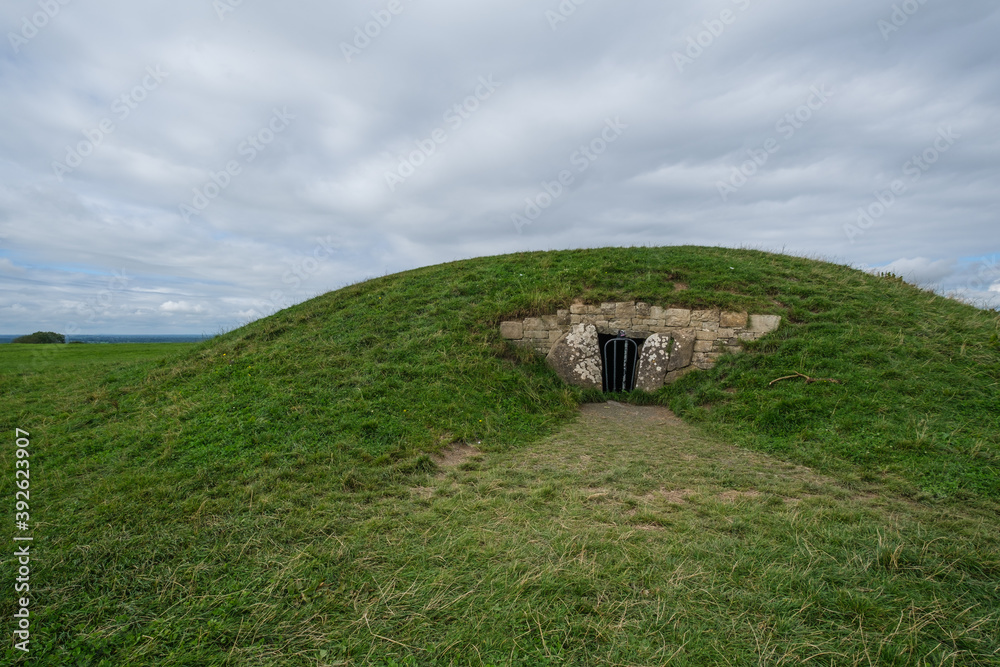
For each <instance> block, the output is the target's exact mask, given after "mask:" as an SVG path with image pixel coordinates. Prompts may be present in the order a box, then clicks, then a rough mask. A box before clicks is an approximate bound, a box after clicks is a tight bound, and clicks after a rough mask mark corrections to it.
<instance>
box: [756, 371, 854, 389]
mask: <svg viewBox="0 0 1000 667" xmlns="http://www.w3.org/2000/svg"><path fill="white" fill-rule="evenodd" d="M795 378H805V380H806V384H809V383H811V382H832V383H833V384H844V383H843V382H841V381H840V380H835V379H833V378H811V377H809V376H808V375H803V374H802V373H796V374H795V375H786V376H784V377H780V378H777V379H775V380H771V381H770V382H768V383H767V386H768V387H770V386H771V385H773V384H774V383H775V382H781V381H782V380H794V379H795Z"/></svg>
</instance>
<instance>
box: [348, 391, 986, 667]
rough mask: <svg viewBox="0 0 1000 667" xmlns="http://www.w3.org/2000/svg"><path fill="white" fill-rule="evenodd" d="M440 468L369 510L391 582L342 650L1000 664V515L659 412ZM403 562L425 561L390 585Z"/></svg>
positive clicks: (461, 659)
mask: <svg viewBox="0 0 1000 667" xmlns="http://www.w3.org/2000/svg"><path fill="white" fill-rule="evenodd" d="M439 466H440V469H439V472H438V473H437V474H435V475H428V477H427V478H426V479H424V480H421V481H420V484H419V485H417V486H414V487H413V488H412V489H411V494H410V498H409V501H406V500H403V499H398V500H397V501H395V502H393V503H391V504H387V505H383V506H382V508H381V510H378V511H377V512H376V513H378V514H380V515H381V516H382V519H381V521H380V522H377V523H376V525H380V526H381V527H382V528H383V529H384V530H385V532H384V533H382V534H374V533H369V536H370V539H369V540H368V541H367V542H366V547H367V548H370V549H379V550H380V552H381V553H383V554H387V552H388V551H389V550H391V552H392V553H402V554H408V555H406V556H404V557H401V558H396V557H393V556H386V555H384V556H383V557H384V558H386V562H384V563H382V565H381V566H380V567H378V568H377V569H378V570H380V574H375V573H372V574H373V576H374V577H375V578H376V579H377V580H378V581H379V582H380V584H379V585H380V586H387V583H386V582H389V581H391V582H392V584H391V587H392V590H390V591H389V592H388V593H387V594H385V595H381V596H379V597H378V599H377V600H372V599H368V600H367V601H365V602H363V603H361V604H359V605H358V606H356V607H355V609H354V613H355V614H357V615H358V616H360V617H363V618H365V619H368V620H367V621H366V623H365V625H363V626H362V625H360V624H354V625H353V628H354V630H353V631H349V632H347V633H345V634H346V636H344V635H341V637H342V638H343V639H344V640H345V641H344V644H345V645H346V646H352V647H353V650H351V651H350V654H351V655H354V656H357V655H359V653H358V651H361V652H362V653H361V654H362V655H367V656H368V657H369V658H371V657H373V656H376V655H379V656H386V655H393V656H395V657H396V658H397V659H405V658H407V657H410V658H413V659H416V660H417V662H418V663H419V664H422V662H420V661H421V660H427V659H430V658H431V656H433V657H434V658H436V659H438V660H441V661H442V662H440V663H438V664H488V663H490V662H494V663H495V664H560V665H561V664H589V665H591V664H592V665H597V664H621V665H660V664H676V665H714V664H719V665H758V664H769V665H781V664H789V665H791V664H795V665H798V664H808V665H870V664H885V665H942V664H943V665H954V664H962V665H992V664H997V663H998V661H1000V643H998V640H997V637H998V630H1000V626H998V623H997V618H998V613H1000V608H998V604H997V602H996V600H997V598H998V596H997V594H998V584H997V573H998V571H1000V558H998V553H1000V552H998V543H997V538H996V537H995V533H996V531H995V530H992V528H991V526H993V527H995V523H996V522H995V517H994V518H992V519H990V517H988V516H986V515H985V514H977V513H976V512H975V511H966V510H964V509H962V510H959V509H956V508H955V507H953V506H951V507H949V506H929V505H921V504H918V503H913V502H912V501H910V500H907V499H903V498H896V497H893V496H892V494H889V493H884V492H874V491H873V490H872V488H871V487H868V488H864V489H857V488H852V487H851V486H850V485H849V484H848V483H842V482H839V481H838V480H835V479H833V478H831V477H825V476H822V475H819V474H816V473H815V472H813V471H811V470H810V469H808V468H804V467H801V466H796V465H793V464H790V463H786V462H782V461H780V460H777V459H774V458H772V457H769V456H766V455H763V454H759V453H755V452H751V451H748V450H744V449H741V448H739V447H735V446H733V445H730V444H727V443H724V442H720V441H718V440H717V439H714V438H711V437H708V436H706V435H705V434H704V433H703V432H702V431H701V430H700V429H699V428H698V427H696V426H692V425H689V424H686V423H685V422H683V421H681V420H680V419H678V418H676V417H675V416H674V415H673V414H672V413H671V412H670V411H669V410H667V409H665V408H661V407H638V406H631V405H623V404H619V403H615V402H609V403H606V404H588V405H584V406H583V407H582V409H581V411H580V416H579V418H578V419H577V420H576V421H574V422H573V423H571V424H570V425H568V426H567V427H566V428H564V429H563V430H561V431H560V432H559V433H557V434H555V435H553V436H550V437H548V438H545V439H543V440H541V441H539V442H538V443H536V444H534V445H531V446H528V447H525V448H521V449H517V450H514V451H506V452H503V451H497V452H489V451H488V452H482V451H479V450H477V449H475V448H470V447H468V446H465V445H463V446H461V447H459V448H457V449H455V450H452V451H451V452H448V455H447V456H445V457H443V458H442V459H440V462H439ZM385 510H390V513H391V514H392V515H395V516H396V517H398V516H400V515H401V514H402V515H405V516H406V520H405V522H404V526H405V527H404V526H400V524H398V523H395V522H393V521H386V520H385V519H387V518H388V517H387V516H386V512H385ZM373 527H375V526H373ZM383 540H384V542H385V544H384V545H380V543H381V542H382V541H383ZM381 549H385V551H382V550H381ZM414 551H417V552H420V554H421V556H420V557H421V558H424V559H425V562H426V563H427V564H428V567H429V569H430V571H428V572H425V575H426V576H424V577H423V578H421V577H419V576H416V573H412V574H408V576H404V577H402V578H400V577H399V575H400V574H401V573H403V572H406V571H407V570H408V569H409V567H408V566H411V565H412V563H413V561H412V558H413V557H414ZM368 553H371V552H370V551H369V552H368ZM434 573H436V575H435V574H434ZM372 619H380V620H379V622H378V624H377V626H376V625H375V624H374V620H372ZM403 646H405V647H406V648H403ZM508 660H509V661H510V662H509V663H508V662H507V661H508ZM549 661H551V662H549Z"/></svg>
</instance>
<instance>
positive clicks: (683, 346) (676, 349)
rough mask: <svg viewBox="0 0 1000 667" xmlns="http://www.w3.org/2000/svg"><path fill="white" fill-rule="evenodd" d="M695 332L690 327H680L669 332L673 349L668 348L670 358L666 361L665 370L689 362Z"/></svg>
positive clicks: (675, 368) (676, 367) (671, 369)
mask: <svg viewBox="0 0 1000 667" xmlns="http://www.w3.org/2000/svg"><path fill="white" fill-rule="evenodd" d="M694 336H695V332H694V331H693V330H691V329H682V330H680V331H675V332H673V333H672V334H670V337H671V339H672V340H673V349H671V350H670V359H669V360H668V361H667V370H668V371H676V370H677V369H679V368H684V367H685V366H688V365H690V364H691V357H692V356H693V355H694V341H695V338H694Z"/></svg>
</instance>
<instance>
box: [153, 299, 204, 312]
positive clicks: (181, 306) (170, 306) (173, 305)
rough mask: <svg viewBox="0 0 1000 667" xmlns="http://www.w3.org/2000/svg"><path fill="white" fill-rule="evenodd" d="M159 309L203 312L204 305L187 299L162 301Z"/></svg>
mask: <svg viewBox="0 0 1000 667" xmlns="http://www.w3.org/2000/svg"><path fill="white" fill-rule="evenodd" d="M160 310H162V311H164V312H167V313H204V312H205V307H204V306H202V305H201V304H192V303H188V302H187V301H164V302H163V303H162V304H160Z"/></svg>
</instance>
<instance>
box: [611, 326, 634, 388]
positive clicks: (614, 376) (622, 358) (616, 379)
mask: <svg viewBox="0 0 1000 667" xmlns="http://www.w3.org/2000/svg"><path fill="white" fill-rule="evenodd" d="M630 352H631V355H630V354H629V353H630ZM638 356H639V346H638V345H636V342H635V341H634V340H632V339H630V338H625V337H624V335H622V334H618V338H612V339H611V340H609V341H607V342H606V343H604V391H632V388H633V386H634V384H635V369H634V368H632V367H634V366H635V361H636V359H637V357H638ZM630 364H631V366H630ZM630 369H631V372H629V371H630Z"/></svg>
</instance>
